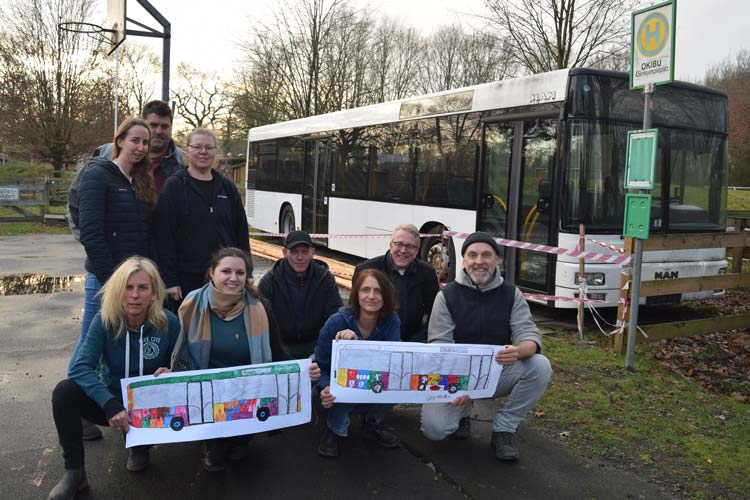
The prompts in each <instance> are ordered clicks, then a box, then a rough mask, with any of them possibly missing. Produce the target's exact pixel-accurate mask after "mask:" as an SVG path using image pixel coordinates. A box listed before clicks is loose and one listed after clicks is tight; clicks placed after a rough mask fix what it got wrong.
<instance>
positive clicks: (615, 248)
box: [586, 238, 625, 253]
mask: <svg viewBox="0 0 750 500" xmlns="http://www.w3.org/2000/svg"><path fill="white" fill-rule="evenodd" d="M586 239H587V240H588V241H590V242H592V243H596V244H597V245H599V246H603V247H604V248H608V249H610V250H612V251H613V252H617V253H625V249H624V248H620V247H616V246H614V245H610V244H609V243H604V242H603V241H598V240H595V239H594V238H586Z"/></svg>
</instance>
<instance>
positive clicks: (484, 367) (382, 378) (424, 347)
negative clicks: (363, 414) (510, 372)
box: [331, 340, 503, 403]
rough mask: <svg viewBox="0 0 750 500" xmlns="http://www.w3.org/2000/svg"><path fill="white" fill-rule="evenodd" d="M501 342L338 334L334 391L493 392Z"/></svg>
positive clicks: (420, 395)
mask: <svg viewBox="0 0 750 500" xmlns="http://www.w3.org/2000/svg"><path fill="white" fill-rule="evenodd" d="M500 349H503V347H502V346H493V345H475V344H421V343H417V342H372V341H366V340H335V341H334V342H333V356H332V360H331V393H332V394H333V395H334V396H336V401H338V402H341V403H445V402H450V401H452V400H454V399H455V398H457V397H458V396H462V395H469V396H471V397H472V398H474V399H479V398H488V397H492V395H493V394H494V393H495V388H496V387H497V382H498V380H499V379H500V373H501V372H502V366H501V365H499V364H497V363H496V362H495V359H494V358H495V352H496V351H498V350H500Z"/></svg>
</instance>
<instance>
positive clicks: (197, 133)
mask: <svg viewBox="0 0 750 500" xmlns="http://www.w3.org/2000/svg"><path fill="white" fill-rule="evenodd" d="M217 151H218V150H217V147H216V135H214V133H213V132H212V131H211V130H208V129H205V128H196V129H195V130H193V131H192V132H190V134H189V135H188V137H187V150H186V153H187V154H186V160H187V168H186V169H185V170H182V171H179V172H177V173H176V174H174V175H172V176H171V177H169V179H167V182H166V184H165V185H164V189H163V191H162V192H161V195H160V196H159V203H158V205H157V207H156V221H155V231H154V234H155V239H156V249H157V255H158V259H159V269H160V270H161V272H162V277H163V278H164V284H165V285H166V287H167V294H168V295H169V297H170V298H171V299H172V301H173V302H174V309H173V310H175V311H176V310H177V308H178V307H179V305H180V303H181V302H182V299H183V298H184V297H185V296H186V295H187V294H188V293H189V292H191V291H193V290H196V289H198V288H200V287H202V286H203V284H204V283H205V274H206V270H207V269H208V264H209V261H210V260H211V254H212V253H213V252H215V251H216V250H218V249H219V248H222V247H236V248H240V249H242V250H244V251H245V252H247V254H248V259H250V242H249V239H248V231H247V219H246V218H245V208H244V205H243V203H242V199H241V198H240V193H239V192H238V191H237V187H236V186H235V185H234V182H232V181H231V180H230V179H228V178H226V177H225V176H223V175H221V174H220V173H219V172H218V171H217V170H216V169H215V168H214V167H215V166H216V164H217ZM248 276H252V260H250V269H249V270H248Z"/></svg>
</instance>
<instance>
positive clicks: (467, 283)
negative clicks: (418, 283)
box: [422, 232, 552, 462]
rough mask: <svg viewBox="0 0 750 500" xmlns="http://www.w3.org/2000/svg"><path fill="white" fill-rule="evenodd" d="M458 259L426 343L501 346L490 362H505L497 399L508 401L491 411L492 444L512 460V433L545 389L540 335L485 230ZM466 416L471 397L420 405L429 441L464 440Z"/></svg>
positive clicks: (499, 455) (548, 371)
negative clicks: (460, 264)
mask: <svg viewBox="0 0 750 500" xmlns="http://www.w3.org/2000/svg"><path fill="white" fill-rule="evenodd" d="M461 256H462V257H463V270H462V272H461V273H459V274H457V275H456V280H455V281H453V282H452V283H449V284H448V285H446V286H445V288H443V289H442V290H441V291H440V292H438V294H437V297H436V298H435V304H434V305H433V307H432V316H430V324H429V328H428V336H427V341H428V342H437V343H441V342H442V343H453V342H456V343H462V344H495V345H504V346H505V348H504V349H502V350H498V351H497V352H496V353H495V362H496V363H498V364H501V365H503V371H502V374H501V375H500V381H499V382H498V385H497V388H496V389H495V397H499V396H509V397H508V401H507V403H506V404H505V406H504V407H503V408H500V409H498V410H497V412H496V414H495V419H494V422H493V426H492V427H493V433H492V439H491V440H490V445H491V446H492V448H494V450H495V456H496V457H497V458H498V459H499V460H502V461H504V462H516V461H517V460H518V455H519V454H518V447H517V445H516V440H515V433H516V429H517V428H518V425H519V424H520V423H521V421H522V420H523V418H524V417H525V416H526V413H527V412H528V411H529V409H530V408H531V407H532V406H534V404H536V402H537V400H538V399H539V398H540V397H541V396H542V394H543V393H544V390H545V389H546V388H547V384H548V383H549V379H550V377H551V375H552V367H551V365H550V362H549V360H548V359H547V358H546V357H545V356H544V355H543V354H542V338H541V336H540V335H539V330H538V329H537V327H536V325H535V324H534V322H533V321H532V319H531V312H530V310H529V306H528V304H526V301H525V299H524V298H523V294H522V293H521V291H520V290H519V289H518V288H516V287H515V286H513V285H512V284H511V283H509V282H507V281H505V280H503V278H502V276H501V275H500V249H499V248H498V246H497V243H496V242H495V240H494V239H492V237H491V236H490V235H489V234H487V233H483V232H476V233H472V234H471V235H469V237H468V238H467V239H466V241H465V242H464V244H463V246H462V247H461ZM470 411H471V398H470V397H469V396H459V397H458V398H456V399H455V400H454V401H453V402H451V403H432V404H425V405H423V406H422V433H423V434H424V435H425V436H426V437H427V438H428V439H432V440H440V439H444V438H446V437H448V436H451V437H453V438H456V439H466V438H468V437H469V433H470V428H469V427H470V426H469V423H470V420H469V412H470Z"/></svg>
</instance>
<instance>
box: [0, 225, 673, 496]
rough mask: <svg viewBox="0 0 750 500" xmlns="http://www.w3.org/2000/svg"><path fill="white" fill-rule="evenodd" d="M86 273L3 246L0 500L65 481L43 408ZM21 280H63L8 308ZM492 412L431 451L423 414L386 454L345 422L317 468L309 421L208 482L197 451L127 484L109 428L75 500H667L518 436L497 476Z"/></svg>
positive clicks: (14, 240) (119, 443)
mask: <svg viewBox="0 0 750 500" xmlns="http://www.w3.org/2000/svg"><path fill="white" fill-rule="evenodd" d="M83 261H84V253H83V249H82V248H81V246H80V245H79V244H78V243H77V242H76V241H75V240H73V238H72V237H71V236H68V235H28V236H13V237H0V318H2V323H0V340H1V342H0V422H2V424H0V498H2V499H31V498H46V497H47V494H48V492H49V491H50V489H51V488H52V487H53V486H54V485H55V483H56V482H57V480H58V479H59V477H60V474H61V473H62V468H63V462H62V455H61V452H60V448H59V446H58V444H57V434H56V432H55V428H54V423H53V421H52V412H51V404H50V395H51V393H52V389H53V388H54V386H55V385H56V384H57V382H58V381H59V380H61V379H62V378H63V377H64V376H65V371H66V366H67V363H68V359H69V357H70V354H71V353H72V351H73V347H74V346H75V343H76V341H77V339H78V335H79V331H80V320H81V312H82V307H83V289H82V282H81V281H80V279H79V277H81V276H82V275H83ZM255 265H256V278H259V277H260V276H261V274H262V273H263V272H265V271H266V270H267V269H268V268H269V267H270V263H269V262H268V261H263V260H262V259H255ZM24 273H31V274H35V275H45V276H46V277H50V276H51V277H70V278H69V279H65V280H58V281H57V289H58V290H60V291H54V292H50V293H33V294H21V293H20V292H22V291H23V290H20V289H22V288H23V286H14V287H13V291H12V293H13V295H2V290H7V289H8V288H9V287H7V286H5V285H3V283H8V282H12V283H16V284H18V283H19V280H20V278H18V276H19V275H21V274H24ZM10 276H12V277H14V278H13V279H8V277H10ZM2 278H6V279H5V280H2ZM26 281H27V282H28V283H30V284H33V283H38V282H43V281H44V278H43V277H40V276H37V277H36V278H34V279H28V278H26ZM30 286H31V285H30ZM45 290H47V289H45ZM492 404H493V403H492V402H491V401H483V402H479V403H477V404H475V407H474V411H473V414H472V436H471V438H470V439H468V440H466V441H453V440H447V441H444V442H439V443H433V442H430V441H428V440H426V439H425V438H424V437H422V435H421V433H420V432H419V407H418V406H416V405H402V406H398V407H397V408H396V409H395V411H394V412H393V413H392V414H391V415H389V417H388V419H387V421H386V423H387V424H388V425H390V426H391V427H393V428H394V430H395V431H396V433H397V434H398V435H399V436H400V437H401V438H402V440H403V443H404V444H403V446H401V447H399V448H397V449H395V450H386V449H381V448H379V447H378V446H377V445H376V444H373V443H370V442H365V441H363V440H362V439H361V436H360V429H359V425H358V423H357V422H356V420H354V421H353V423H352V426H351V429H350V434H351V435H350V437H348V438H347V439H346V440H345V441H344V443H343V444H342V452H341V456H340V457H339V458H338V459H324V458H321V457H318V456H317V455H316V453H315V448H316V446H317V440H318V434H319V430H320V426H321V422H320V421H319V420H318V419H317V417H315V416H314V418H315V419H316V421H314V422H313V423H311V424H307V425H302V426H298V427H294V428H288V429H284V430H283V432H282V433H281V434H278V435H275V436H268V435H266V434H261V435H257V436H255V437H254V439H253V440H252V441H251V443H250V447H249V455H248V457H247V458H246V459H244V460H242V461H238V462H233V463H231V464H230V466H229V467H228V468H227V470H226V471H224V472H222V473H218V474H211V473H207V472H205V471H204V470H203V468H202V466H201V446H200V444H199V443H182V444H174V445H160V446H155V447H154V448H153V450H152V453H151V465H150V466H149V467H148V468H147V469H146V470H144V471H142V472H140V473H131V472H128V471H127V470H126V469H125V461H126V459H127V450H126V449H125V448H124V440H123V437H122V434H121V433H120V432H118V431H115V430H112V429H104V439H102V440H100V441H95V442H89V443H86V470H87V472H88V477H89V482H90V484H91V488H90V489H89V490H88V491H86V492H85V493H83V494H80V495H79V496H78V497H77V498H82V499H85V498H89V499H94V498H96V499H141V498H143V499H150V498H159V499H170V498H180V499H185V500H187V499H204V498H206V499H208V498H210V499H235V498H236V499H240V498H242V499H245V498H264V499H275V498H279V499H281V498H284V499H289V498H331V499H338V498H341V499H344V498H346V499H353V498H355V499H360V498H409V499H412V500H419V499H430V500H433V499H435V500H437V499H444V498H445V499H453V498H455V499H459V498H475V499H498V498H502V499H509V500H510V499H522V498H523V499H579V498H580V499H602V500H604V499H625V498H636V499H663V498H664V499H666V498H671V497H669V496H668V495H666V494H664V493H663V492H661V491H660V490H659V489H658V488H657V487H656V486H655V485H653V484H651V483H649V482H647V481H646V480H645V479H643V478H641V477H638V476H635V475H633V474H630V473H628V472H627V471H622V470H619V469H613V468H602V467H600V466H599V465H596V464H592V463H588V462H586V461H584V460H582V459H579V458H577V457H575V456H574V455H573V454H571V453H570V452H568V451H567V450H566V449H565V448H564V447H563V446H562V445H561V444H560V443H557V442H555V441H551V440H549V439H546V438H545V437H543V436H541V435H539V434H538V433H536V432H534V431H533V430H531V429H529V428H526V427H523V426H522V427H521V428H520V429H519V433H518V434H519V436H518V437H519V444H520V447H521V461H520V462H519V463H518V464H516V465H506V464H503V463H500V462H499V461H497V460H496V459H495V458H494V456H493V454H492V450H491V449H490V447H489V436H490V433H491V422H492Z"/></svg>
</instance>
